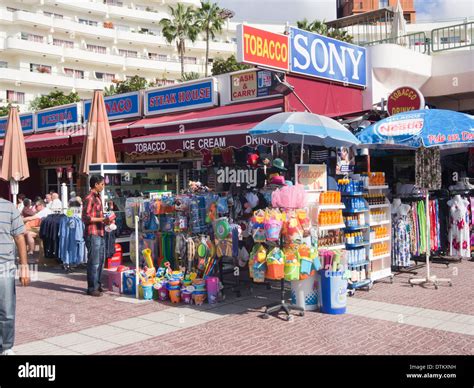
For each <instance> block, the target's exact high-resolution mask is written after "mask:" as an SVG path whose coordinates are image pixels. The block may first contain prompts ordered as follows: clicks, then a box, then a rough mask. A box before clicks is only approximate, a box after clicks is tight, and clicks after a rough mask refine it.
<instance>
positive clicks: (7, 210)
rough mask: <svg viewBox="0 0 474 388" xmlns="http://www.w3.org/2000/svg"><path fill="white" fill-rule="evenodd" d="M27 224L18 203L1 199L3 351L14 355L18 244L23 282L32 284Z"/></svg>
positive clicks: (0, 318) (0, 325)
mask: <svg viewBox="0 0 474 388" xmlns="http://www.w3.org/2000/svg"><path fill="white" fill-rule="evenodd" d="M24 232H25V226H24V224H23V220H22V218H21V215H20V212H19V211H18V209H17V208H16V207H15V205H14V204H13V203H11V202H9V201H7V200H5V199H0V352H1V354H2V355H5V356H9V355H14V354H15V353H14V352H13V350H12V348H13V343H14V341H15V310H16V293H15V275H16V265H15V254H14V252H15V247H14V245H15V244H16V247H17V249H18V255H19V257H20V266H19V271H20V274H19V275H20V284H21V285H22V286H28V285H29V284H30V274H29V270H28V261H27V257H26V243H25V238H24V237H23V233H24Z"/></svg>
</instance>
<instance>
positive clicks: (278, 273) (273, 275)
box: [266, 264, 285, 280]
mask: <svg viewBox="0 0 474 388" xmlns="http://www.w3.org/2000/svg"><path fill="white" fill-rule="evenodd" d="M266 277H267V279H270V280H281V279H283V278H284V277H285V265H284V264H267V275H266Z"/></svg>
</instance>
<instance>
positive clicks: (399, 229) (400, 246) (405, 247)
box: [392, 215, 411, 267]
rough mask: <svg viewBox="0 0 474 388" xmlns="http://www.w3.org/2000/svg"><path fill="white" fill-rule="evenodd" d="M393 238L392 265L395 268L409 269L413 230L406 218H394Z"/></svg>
mask: <svg viewBox="0 0 474 388" xmlns="http://www.w3.org/2000/svg"><path fill="white" fill-rule="evenodd" d="M392 236H393V241H392V265H393V266H395V267H409V266H410V260H411V252H410V237H411V230H410V224H409V223H408V221H407V217H406V216H398V215H396V216H395V217H394V220H393V223H392Z"/></svg>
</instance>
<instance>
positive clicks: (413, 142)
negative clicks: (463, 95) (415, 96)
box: [357, 109, 474, 149]
mask: <svg viewBox="0 0 474 388" xmlns="http://www.w3.org/2000/svg"><path fill="white" fill-rule="evenodd" d="M357 137H358V139H359V140H360V141H361V143H362V144H363V146H367V147H369V148H413V149H416V148H419V147H440V148H441V149H442V148H457V147H460V148H461V147H471V146H474V117H473V116H470V115H468V114H465V113H460V112H455V111H450V110H444V109H421V110H414V111H410V112H406V113H399V114H396V115H394V116H390V117H387V118H386V119H383V120H381V121H378V122H377V123H375V124H373V125H371V126H370V127H367V128H366V129H364V130H363V131H362V132H360V133H359V134H358V135H357Z"/></svg>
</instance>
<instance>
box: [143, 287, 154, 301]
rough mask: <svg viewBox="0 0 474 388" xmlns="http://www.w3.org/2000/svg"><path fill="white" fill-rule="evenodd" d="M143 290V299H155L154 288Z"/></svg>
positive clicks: (144, 288)
mask: <svg viewBox="0 0 474 388" xmlns="http://www.w3.org/2000/svg"><path fill="white" fill-rule="evenodd" d="M142 289H143V299H145V300H152V299H153V286H151V285H150V286H145V285H143V286H142Z"/></svg>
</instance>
